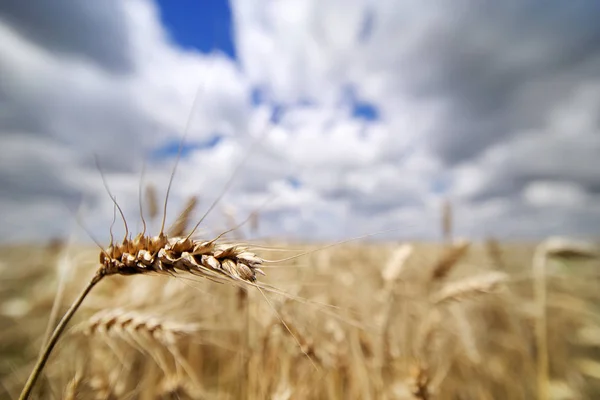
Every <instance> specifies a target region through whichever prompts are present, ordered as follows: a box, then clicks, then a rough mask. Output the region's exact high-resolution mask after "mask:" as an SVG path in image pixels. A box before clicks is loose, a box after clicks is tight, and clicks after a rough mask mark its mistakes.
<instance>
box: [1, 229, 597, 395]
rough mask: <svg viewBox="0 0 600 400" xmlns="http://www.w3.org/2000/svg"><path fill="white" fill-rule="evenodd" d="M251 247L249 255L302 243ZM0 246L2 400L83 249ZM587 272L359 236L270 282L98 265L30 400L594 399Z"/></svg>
mask: <svg viewBox="0 0 600 400" xmlns="http://www.w3.org/2000/svg"><path fill="white" fill-rule="evenodd" d="M253 245H254V246H255V247H256V248H257V249H258V250H257V254H259V256H261V257H263V258H265V259H280V258H283V257H282V255H283V256H287V255H290V254H292V255H293V254H301V253H302V252H303V251H306V250H310V249H314V248H317V247H319V246H318V245H313V244H311V245H306V244H304V245H303V244H299V243H279V242H277V241H270V242H265V243H261V244H260V245H259V244H258V243H253ZM321 247H322V246H321ZM555 247H556V246H555ZM563 247H564V246H563ZM0 255H1V258H0V260H1V264H0V268H1V276H2V279H1V280H0V297H1V299H2V301H1V308H0V328H1V329H0V354H1V356H0V360H1V361H0V378H1V384H2V385H1V386H0V397H1V398H7V399H10V398H17V397H18V395H19V393H20V391H21V388H22V386H23V384H24V382H25V380H26V379H27V376H28V374H29V373H30V371H31V369H32V367H33V363H34V361H35V359H36V357H37V356H38V355H39V352H40V348H41V347H42V345H43V342H44V340H45V339H44V338H45V337H47V336H48V332H49V330H51V328H52V327H54V325H55V324H56V321H57V318H58V317H59V316H60V315H62V314H63V313H64V311H65V310H66V308H67V307H68V305H69V303H70V302H71V301H72V300H73V298H74V297H75V296H76V294H77V293H78V292H79V291H80V290H81V288H82V286H83V285H84V283H85V282H86V281H87V280H89V278H90V276H91V275H92V274H93V271H94V270H95V269H96V268H97V260H98V249H97V248H94V247H92V246H83V245H67V244H65V243H61V242H59V241H57V242H53V243H50V244H48V245H47V246H45V247H42V248H40V247H31V246H25V245H23V246H10V247H9V246H5V247H2V249H1V253H0ZM599 266H600V265H599V260H598V258H597V257H595V254H593V253H589V254H587V253H586V252H581V251H579V250H578V249H574V250H571V251H569V248H567V249H566V250H565V249H564V248H562V249H560V248H559V249H558V250H556V248H551V246H550V244H549V242H547V243H546V244H536V243H499V242H497V241H494V240H488V241H485V242H468V241H464V240H456V241H454V242H446V243H445V244H444V243H400V242H385V243H384V242H377V241H370V242H367V243H360V242H351V243H345V244H339V245H336V246H333V247H330V248H326V249H321V250H320V251H316V252H313V253H309V254H307V255H304V256H301V257H298V258H295V259H292V260H290V261H288V262H284V263H280V264H274V265H273V266H271V267H267V268H265V272H266V276H265V277H261V278H260V281H261V282H264V284H265V287H267V286H266V285H269V286H268V287H271V288H272V289H270V290H266V289H263V290H262V291H261V290H258V289H257V288H255V287H252V286H243V285H231V284H227V283H225V284H223V283H218V282H213V281H211V280H208V279H205V278H203V277H193V276H192V277H186V276H185V275H178V276H175V277H172V276H168V275H138V276H114V277H110V279H106V280H105V281H103V282H101V283H100V284H98V286H97V287H96V288H95V290H94V291H93V292H91V293H90V295H89V296H88V297H87V298H86V300H85V302H84V303H83V305H82V306H81V308H80V310H79V311H78V313H77V314H76V315H75V317H74V319H73V321H72V323H71V324H70V325H69V327H68V329H67V331H66V332H65V333H64V334H63V336H62V337H61V339H60V341H59V342H58V346H57V347H56V349H55V351H54V352H53V353H52V356H51V358H50V360H49V363H48V365H47V366H46V368H45V370H44V372H43V375H42V377H41V379H40V380H39V381H38V382H37V385H36V387H35V390H34V392H33V396H32V398H40V399H277V400H285V399H536V398H539V399H556V400H558V399H563V400H567V399H594V398H598V397H597V396H598V395H600V358H599V357H600V351H599V350H600V310H599V309H598V305H597V304H598V299H599V297H600V291H599V290H598V289H599V288H600V284H599V281H598V273H597V269H598V267H599Z"/></svg>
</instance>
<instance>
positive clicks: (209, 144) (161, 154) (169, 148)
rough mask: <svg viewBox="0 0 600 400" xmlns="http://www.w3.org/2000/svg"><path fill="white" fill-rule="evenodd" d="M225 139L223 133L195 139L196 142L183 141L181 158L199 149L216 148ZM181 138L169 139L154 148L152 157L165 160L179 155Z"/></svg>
mask: <svg viewBox="0 0 600 400" xmlns="http://www.w3.org/2000/svg"><path fill="white" fill-rule="evenodd" d="M222 140H223V135H220V134H215V135H213V136H211V137H210V138H208V139H206V140H203V141H194V142H190V141H188V142H186V143H183V147H182V148H181V158H186V157H188V156H189V155H190V154H192V153H193V152H195V151H198V150H206V149H212V148H215V147H217V146H218V145H219V143H221V141H222ZM179 145H180V141H179V140H169V141H167V142H165V143H164V144H163V145H162V146H160V147H158V148H156V149H154V150H153V151H152V152H151V155H150V157H151V158H152V159H154V160H163V159H166V158H172V157H175V156H177V152H178V151H179Z"/></svg>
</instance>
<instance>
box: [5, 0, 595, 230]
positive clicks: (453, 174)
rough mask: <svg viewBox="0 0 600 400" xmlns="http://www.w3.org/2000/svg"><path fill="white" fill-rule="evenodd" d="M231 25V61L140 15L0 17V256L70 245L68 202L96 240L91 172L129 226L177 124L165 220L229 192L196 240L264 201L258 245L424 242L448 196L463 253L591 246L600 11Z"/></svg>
mask: <svg viewBox="0 0 600 400" xmlns="http://www.w3.org/2000/svg"><path fill="white" fill-rule="evenodd" d="M231 7H232V13H233V26H234V29H235V37H234V39H235V40H234V41H235V45H236V54H237V55H238V56H239V58H238V59H231V58H229V57H228V56H226V55H225V54H222V53H210V54H206V53H201V52H197V51H193V50H190V49H189V48H187V49H183V48H182V47H180V46H178V44H177V43H176V42H174V40H173V39H172V36H171V35H170V34H169V32H167V31H166V30H165V28H164V27H163V26H162V25H161V21H160V15H159V11H160V10H159V9H158V8H157V6H156V4H154V3H153V2H152V1H150V0H131V1H128V2H117V1H106V2H99V3H93V4H92V3H90V4H88V3H87V2H86V3H80V2H74V1H70V0H61V1H58V2H53V3H52V6H50V5H49V2H45V1H42V0H38V1H36V2H35V6H34V5H33V4H31V5H30V4H29V3H27V4H25V3H23V4H21V3H18V4H17V2H16V1H8V2H4V3H3V4H2V5H1V6H0V35H1V36H2V37H3V40H2V41H1V42H0V74H1V75H2V76H3V77H5V78H6V79H5V80H4V82H6V84H5V85H0V102H1V103H2V110H0V148H2V149H3V152H5V156H3V157H2V158H1V159H0V166H1V167H2V168H1V169H0V184H2V185H3V187H7V188H8V190H7V191H4V192H2V194H1V195H0V207H1V210H2V215H3V216H4V217H3V220H2V224H1V226H2V228H0V235H1V237H2V238H3V239H5V240H6V239H12V240H26V239H31V238H36V237H48V236H50V235H56V234H64V233H65V232H67V231H68V230H69V229H72V228H71V225H72V224H70V223H62V222H60V221H70V220H72V216H70V215H69V212H68V211H65V210H66V209H68V208H70V209H71V210H74V209H75V208H76V205H77V204H78V203H79V202H80V201H83V203H84V205H85V207H84V210H83V211H84V214H85V219H86V224H87V225H88V226H89V229H90V230H91V231H92V232H94V234H96V235H97V236H99V237H101V238H102V239H106V237H107V233H108V232H107V230H108V226H109V225H110V220H111V218H112V213H113V206H112V203H111V201H110V199H109V197H108V195H107V194H106V192H105V190H104V188H103V185H102V180H101V178H100V176H99V173H98V171H97V170H96V169H95V165H94V154H98V157H99V160H100V163H101V164H102V167H103V170H104V173H105V175H106V178H107V181H108V182H109V184H110V186H111V189H112V191H113V192H114V193H115V195H116V197H117V199H118V201H119V203H120V204H121V205H122V206H123V209H124V211H125V213H126V214H127V218H128V221H130V225H131V226H132V227H136V226H139V224H140V221H139V217H138V214H139V210H138V198H137V195H138V187H139V182H140V177H141V174H140V170H141V165H142V162H143V161H144V160H145V162H146V174H145V181H152V182H154V183H155V184H156V185H157V186H158V187H159V192H160V193H164V192H165V190H166V186H167V183H168V179H169V174H170V171H171V168H172V167H173V163H174V156H175V153H176V148H177V146H175V145H174V144H175V143H179V139H180V138H181V136H182V135H183V132H184V131H185V130H186V127H187V129H188V131H189V132H188V133H187V136H186V141H187V143H188V146H187V147H186V151H185V152H184V157H183V158H182V160H181V162H180V164H179V167H178V170H177V175H176V179H175V182H174V185H173V192H172V194H171V198H170V207H169V217H170V218H173V217H174V215H175V213H176V211H175V210H176V209H177V208H178V206H180V205H181V204H182V203H183V202H184V200H185V198H186V197H187V196H190V195H192V194H197V195H199V196H200V199H201V205H202V206H203V207H204V209H206V208H208V207H209V205H210V204H211V202H212V201H213V200H214V199H216V198H217V197H218V196H219V195H220V194H221V193H222V191H223V190H224V189H225V188H226V189H227V190H226V193H225V195H224V198H223V200H222V205H221V206H219V207H217V209H216V211H215V212H214V213H212V214H211V216H210V217H209V222H210V224H213V225H211V226H215V229H219V228H218V227H220V226H223V224H224V223H225V219H224V218H223V216H222V214H223V213H222V211H221V208H223V207H227V208H230V209H232V210H235V214H236V215H237V216H238V218H240V219H243V218H244V216H245V215H247V214H248V213H250V212H251V211H252V210H253V209H255V208H256V207H260V206H261V205H263V204H265V202H266V201H267V200H268V199H271V201H270V202H268V203H267V205H265V206H263V207H264V208H263V209H262V212H261V213H262V221H261V230H260V234H261V235H263V236H264V235H285V236H292V235H293V236H299V237H303V238H311V239H318V238H320V239H322V238H332V237H342V236H343V237H348V236H352V235H360V234H364V233H369V232H375V231H379V230H382V229H391V228H397V229H399V231H398V232H395V233H393V234H392V233H390V234H389V235H394V236H395V237H407V238H409V237H420V238H421V237H422V238H432V237H437V236H438V234H439V233H438V230H439V228H438V225H439V216H438V214H439V207H440V204H441V201H442V199H443V198H445V197H450V198H451V199H452V200H453V201H454V204H455V205H456V210H457V230H458V231H459V234H464V235H472V236H481V235H490V234H493V235H498V236H510V237H517V236H523V237H529V236H544V235H548V234H554V233H565V234H587V235H591V234H597V233H598V228H597V227H598V226H600V213H597V212H595V211H593V210H594V209H595V208H598V207H597V205H598V199H599V197H598V195H599V192H600V174H598V172H597V171H599V170H600V141H599V140H600V139H599V138H600V127H599V120H598V118H597V115H598V112H599V111H600V83H599V82H600V80H599V76H598V72H597V71H600V51H599V50H600V49H599V46H600V40H599V39H600V27H598V24H597V23H596V21H595V18H594V16H595V15H596V14H597V12H598V11H600V10H596V8H597V7H598V6H596V5H594V4H590V3H587V2H586V3H584V2H560V1H551V2H549V3H547V4H546V3H545V5H544V6H543V7H542V6H540V5H539V4H538V3H537V2H533V1H529V0H526V1H522V2H519V3H518V4H508V3H502V2H496V3H493V2H487V3H485V4H480V3H478V4H475V3H474V2H471V1H468V0H461V1H458V2H454V3H452V4H448V3H444V2H434V3H427V4H422V3H417V2H410V1H400V2H398V1H392V0H382V1H377V2H373V1H368V0H350V1H347V0H333V1H328V2H323V1H317V0H314V1H312V0H311V1H306V0H287V1H278V2H272V1H268V0H232V2H231ZM340 9H343V10H344V12H343V13H340V12H339V10H340ZM39 10H46V11H47V12H45V13H44V12H39ZM74 32H76V33H77V34H74ZM192 105H194V108H193V111H191V116H190V110H191V109H192ZM215 138H218V140H214V139H215ZM257 141H258V142H257ZM157 154H159V155H161V156H160V157H157V156H156V155H157ZM153 155H154V156H153ZM248 155H249V158H248V159H247V160H246V161H245V162H244V163H243V165H242V162H243V160H245V159H246V158H247V156H248ZM240 165H242V166H241V167H240ZM234 173H235V175H236V176H235V180H234V181H233V182H232V183H231V184H230V183H229V180H230V177H231V176H232V174H234ZM65 204H66V205H67V207H66V208H65ZM121 230H122V227H120V228H115V231H116V232H117V231H121ZM121 233H122V232H121ZM389 235H388V236H389Z"/></svg>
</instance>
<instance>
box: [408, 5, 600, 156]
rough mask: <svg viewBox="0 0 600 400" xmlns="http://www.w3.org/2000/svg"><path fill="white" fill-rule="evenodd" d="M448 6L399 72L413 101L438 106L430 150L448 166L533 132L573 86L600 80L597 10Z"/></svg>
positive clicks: (425, 27) (430, 22)
mask: <svg viewBox="0 0 600 400" xmlns="http://www.w3.org/2000/svg"><path fill="white" fill-rule="evenodd" d="M445 4H447V5H446V6H438V7H439V10H438V11H440V10H443V11H444V12H441V11H440V12H438V13H436V17H434V18H433V19H432V20H427V19H426V18H423V20H422V21H421V22H420V23H422V24H423V27H421V29H422V30H423V34H422V40H421V41H419V42H418V43H417V44H416V45H415V46H414V48H413V49H412V50H411V51H409V52H408V53H407V52H406V51H404V52H401V53H399V54H401V57H402V61H401V62H400V64H399V65H401V66H402V71H403V73H406V74H408V76H409V82H408V83H405V84H406V85H408V89H409V90H410V91H411V92H412V93H413V94H414V95H416V96H417V97H421V98H423V97H425V98H427V97H431V98H436V99H438V100H439V99H440V98H441V99H443V102H444V104H445V110H446V113H445V115H446V116H445V118H444V119H443V121H440V122H441V123H440V124H439V127H438V129H437V130H436V132H435V133H434V135H433V137H432V138H431V140H430V146H431V147H432V149H433V150H434V151H435V152H436V154H438V155H439V156H440V158H441V159H442V160H443V161H444V162H445V163H447V164H449V165H454V164H457V163H460V162H462V161H465V160H466V159H469V158H471V157H474V156H476V155H477V154H479V153H480V152H481V151H483V150H485V149H486V148H487V147H488V146H490V145H491V144H495V143H498V142H501V141H503V140H506V139H507V138H508V137H510V136H512V135H514V134H515V133H516V132H517V131H519V130H522V129H527V128H531V127H534V126H538V125H539V124H541V123H542V122H543V119H544V118H545V116H546V114H547V112H548V109H549V108H550V107H551V106H552V105H554V104H555V103H556V101H557V100H560V99H561V98H562V97H563V96H564V95H566V94H568V92H569V89H571V88H572V87H573V85H575V84H577V83H580V82H583V81H584V80H585V79H588V78H597V77H598V76H600V24H599V23H598V15H600V3H598V2H592V1H558V0H555V1H546V2H539V1H533V0H527V1H519V2H501V1H497V2H496V1H484V2H472V1H460V2H456V3H454V2H452V3H451V4H450V3H445ZM429 7H433V6H431V5H429ZM412 22H413V23H414V21H412ZM407 55H408V57H407Z"/></svg>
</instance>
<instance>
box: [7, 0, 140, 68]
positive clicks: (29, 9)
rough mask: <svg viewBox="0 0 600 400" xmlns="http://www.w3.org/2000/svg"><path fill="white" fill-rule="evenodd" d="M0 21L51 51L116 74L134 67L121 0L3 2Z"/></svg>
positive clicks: (12, 0) (29, 0) (14, 0)
mask: <svg viewBox="0 0 600 400" xmlns="http://www.w3.org/2000/svg"><path fill="white" fill-rule="evenodd" d="M0 20H4V21H5V22H7V23H9V24H10V25H11V26H12V27H13V29H15V30H17V31H18V32H20V33H21V34H22V35H24V36H26V37H28V38H29V40H31V41H33V42H35V43H37V44H38V45H40V46H42V47H45V48H47V49H48V50H50V51H55V52H59V53H66V54H69V55H72V56H75V57H86V58H88V59H91V60H93V61H94V62H95V63H97V64H99V65H101V66H102V67H103V68H106V69H108V70H110V71H111V72H114V73H123V72H127V71H129V70H131V69H132V67H133V61H132V59H131V56H130V53H129V50H128V41H129V40H128V35H127V29H126V26H125V24H126V21H125V19H124V18H123V11H122V3H121V1H119V0H102V1H79V0H25V1H23V0H3V1H1V2H0Z"/></svg>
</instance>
